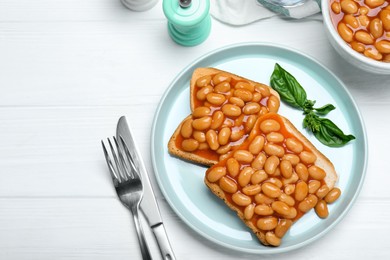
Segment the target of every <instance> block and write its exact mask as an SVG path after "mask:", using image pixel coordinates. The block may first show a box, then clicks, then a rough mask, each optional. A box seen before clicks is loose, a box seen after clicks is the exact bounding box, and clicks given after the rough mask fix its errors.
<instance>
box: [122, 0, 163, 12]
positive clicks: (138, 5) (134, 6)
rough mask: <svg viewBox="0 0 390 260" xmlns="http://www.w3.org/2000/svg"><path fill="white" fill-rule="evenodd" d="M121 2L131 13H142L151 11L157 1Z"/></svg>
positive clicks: (130, 0) (131, 0) (123, 0)
mask: <svg viewBox="0 0 390 260" xmlns="http://www.w3.org/2000/svg"><path fill="white" fill-rule="evenodd" d="M121 2H122V4H123V5H124V6H126V7H127V8H129V9H130V10H132V11H137V12H142V11H146V10H149V9H151V8H152V7H153V6H155V5H156V4H157V2H158V0H121Z"/></svg>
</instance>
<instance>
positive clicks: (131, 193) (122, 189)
mask: <svg viewBox="0 0 390 260" xmlns="http://www.w3.org/2000/svg"><path fill="white" fill-rule="evenodd" d="M107 140H108V144H109V146H110V151H111V157H112V158H113V159H114V161H112V159H111V157H110V155H109V153H108V150H107V149H106V146H105V145H104V142H103V141H102V146H103V151H104V156H105V157H106V161H107V165H108V168H109V169H110V173H111V177H112V180H113V183H114V186H115V189H116V192H117V194H118V197H119V199H120V201H121V202H122V204H123V205H124V206H125V207H126V208H128V209H130V210H131V212H132V213H133V218H134V223H135V228H136V230H137V235H138V241H139V244H140V247H141V252H142V258H143V259H144V260H149V259H152V258H151V256H150V252H149V248H148V245H147V244H146V240H145V235H144V232H143V229H142V226H141V223H140V221H139V217H138V211H139V204H140V202H141V200H142V195H143V186H142V182H141V179H140V177H139V175H138V171H137V167H136V166H135V164H134V162H133V159H132V158H131V156H130V152H129V150H128V149H127V146H126V145H125V142H124V141H123V139H122V138H121V137H120V142H121V146H122V147H123V150H122V149H121V148H120V146H119V144H118V142H117V140H116V138H115V137H113V140H114V142H111V140H110V138H107ZM112 143H114V145H113V144H112Z"/></svg>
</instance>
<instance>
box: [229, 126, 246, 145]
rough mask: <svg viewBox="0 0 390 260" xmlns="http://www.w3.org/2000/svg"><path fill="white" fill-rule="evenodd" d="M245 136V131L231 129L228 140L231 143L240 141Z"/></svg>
mask: <svg viewBox="0 0 390 260" xmlns="http://www.w3.org/2000/svg"><path fill="white" fill-rule="evenodd" d="M244 135H245V130H244V129H237V128H235V129H233V131H232V133H231V135H230V140H231V141H232V142H235V141H238V140H240V139H241V138H242V137H243V136H244Z"/></svg>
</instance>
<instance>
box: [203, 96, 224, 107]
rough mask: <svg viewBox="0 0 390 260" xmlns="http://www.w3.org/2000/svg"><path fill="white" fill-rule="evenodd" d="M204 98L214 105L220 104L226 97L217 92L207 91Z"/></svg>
mask: <svg viewBox="0 0 390 260" xmlns="http://www.w3.org/2000/svg"><path fill="white" fill-rule="evenodd" d="M206 99H207V101H208V102H209V103H210V104H212V105H214V106H220V105H222V104H223V103H224V102H225V101H226V97H225V96H224V95H222V94H218V93H209V94H207V95H206Z"/></svg>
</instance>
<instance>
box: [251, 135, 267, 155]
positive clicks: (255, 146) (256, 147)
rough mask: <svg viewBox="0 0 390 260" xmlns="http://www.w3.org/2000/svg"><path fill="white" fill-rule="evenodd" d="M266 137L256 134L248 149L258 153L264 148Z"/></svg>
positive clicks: (255, 153)
mask: <svg viewBox="0 0 390 260" xmlns="http://www.w3.org/2000/svg"><path fill="white" fill-rule="evenodd" d="M264 141H265V140H264V137H263V136H261V135H258V136H256V137H255V138H254V139H253V140H252V142H251V143H250V145H249V147H248V150H249V152H251V153H252V154H254V155H257V154H259V153H260V152H261V150H263V146H264Z"/></svg>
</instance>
